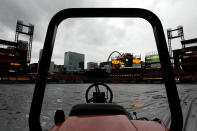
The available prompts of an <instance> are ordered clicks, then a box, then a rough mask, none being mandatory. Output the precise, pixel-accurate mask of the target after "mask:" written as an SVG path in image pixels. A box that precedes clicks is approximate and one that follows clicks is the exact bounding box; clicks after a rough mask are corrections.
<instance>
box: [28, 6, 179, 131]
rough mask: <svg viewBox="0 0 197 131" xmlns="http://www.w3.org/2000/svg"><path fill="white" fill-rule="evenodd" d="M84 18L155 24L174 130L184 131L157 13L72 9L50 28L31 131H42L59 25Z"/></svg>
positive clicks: (111, 9)
mask: <svg viewBox="0 0 197 131" xmlns="http://www.w3.org/2000/svg"><path fill="white" fill-rule="evenodd" d="M81 17H86V18H89V17H94V18H96V17H115V18H118V17H125V18H129V17H137V18H143V19H145V20H147V21H148V22H149V23H150V24H151V25H152V28H153V32H154V36H155V41H156V45H157V50H158V53H159V58H160V62H161V68H162V73H163V79H164V83H165V88H166V92H167V97H168V102H169V107H170V114H171V125H170V131H181V130H182V127H183V116H182V110H181V106H180V100H179V96H178V92H177V88H176V83H175V79H174V73H173V68H172V66H171V62H170V57H169V53H168V49H167V44H166V39H165V35H164V31H163V27H162V24H161V22H160V20H159V18H158V17H157V16H156V15H155V14H154V13H152V12H151V11H148V10H146V9H140V8H72V9H64V10H62V11H59V12H58V13H57V14H56V15H55V16H53V18H52V19H51V21H50V23H49V25H48V29H47V34H46V38H45V43H44V48H43V52H42V57H41V61H40V63H39V69H38V75H37V80H36V84H35V89H34V94H33V98H32V103H31V109H30V113H29V129H30V131H42V127H41V125H40V113H41V108H42V103H43V97H44V92H45V87H46V80H47V76H48V70H49V65H50V61H51V56H52V52H53V47H54V42H55V37H56V32H57V28H58V25H59V24H60V23H61V22H62V21H63V20H64V19H67V18H81Z"/></svg>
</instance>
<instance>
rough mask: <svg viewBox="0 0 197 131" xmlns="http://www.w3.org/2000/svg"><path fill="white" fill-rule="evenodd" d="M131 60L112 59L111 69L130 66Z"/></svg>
mask: <svg viewBox="0 0 197 131" xmlns="http://www.w3.org/2000/svg"><path fill="white" fill-rule="evenodd" d="M132 64H133V61H132V60H131V59H127V58H126V59H121V60H115V59H113V60H112V68H113V69H119V68H120V69H123V68H132Z"/></svg>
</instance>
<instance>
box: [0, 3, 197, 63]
mask: <svg viewBox="0 0 197 131" xmlns="http://www.w3.org/2000/svg"><path fill="white" fill-rule="evenodd" d="M0 3H1V4H0V39H7V40H10V41H13V40H14V35H15V28H16V27H15V26H16V21H17V20H23V21H24V23H32V24H34V25H35V33H34V41H33V49H32V62H37V59H38V56H39V50H40V49H41V48H42V47H43V43H44V39H45V35H46V31H47V26H48V23H49V21H50V19H51V18H52V16H53V15H54V14H55V13H57V12H58V11H60V10H62V9H65V8H76V7H127V8H128V7H129V8H131V7H133V8H139V7H140V8H146V9H149V10H151V11H153V12H154V13H156V14H157V15H158V16H159V18H160V19H161V21H162V23H163V26H164V30H166V29H167V28H169V27H172V28H174V27H176V26H177V25H180V24H182V25H183V27H184V31H185V36H186V38H192V37H196V35H197V31H196V30H195V29H196V28H197V25H196V23H197V15H196V13H195V12H197V8H196V7H195V5H196V4H197V2H196V1H195V0H190V2H188V1H187V0H181V1H180V0H166V1H161V0H150V1H146V0H139V1H134V0H124V1H122V0H108V1H106V0H94V1H93V0H59V1H52V0H51V1H49V0H42V1H40V0H34V1H30V0H28V1H27V0H17V1H14V0H0ZM152 33H153V32H152V29H151V27H150V25H149V24H147V23H146V22H144V21H143V20H139V19H136V20H131V19H123V20H119V19H102V18H99V19H68V20H66V21H65V22H63V23H62V24H61V25H60V27H59V30H58V34H57V39H56V45H55V48H54V55H53V60H55V62H56V63H59V64H63V54H64V52H65V51H76V52H81V53H84V54H85V55H86V62H87V61H96V62H100V61H104V60H106V59H107V57H108V55H109V54H110V52H112V51H114V50H118V51H120V52H122V53H123V52H131V53H136V54H140V53H141V52H145V53H146V52H148V51H149V52H150V51H155V50H156V47H155V41H154V37H153V34H152ZM179 44H180V43H179V42H176V44H174V45H176V46H178V45H179ZM61 59H62V60H61Z"/></svg>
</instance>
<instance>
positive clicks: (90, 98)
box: [85, 82, 113, 103]
mask: <svg viewBox="0 0 197 131" xmlns="http://www.w3.org/2000/svg"><path fill="white" fill-rule="evenodd" d="M85 97H86V102H87V103H112V99H113V93H112V90H111V89H110V88H109V86H107V85H106V84H104V83H100V82H99V83H94V84H92V85H90V86H89V87H88V89H87V90H86V94H85Z"/></svg>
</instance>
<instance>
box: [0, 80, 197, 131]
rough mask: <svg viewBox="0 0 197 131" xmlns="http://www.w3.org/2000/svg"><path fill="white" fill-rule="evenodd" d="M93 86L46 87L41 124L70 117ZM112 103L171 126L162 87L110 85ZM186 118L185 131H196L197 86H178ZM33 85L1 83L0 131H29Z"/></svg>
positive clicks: (61, 85)
mask: <svg viewBox="0 0 197 131" xmlns="http://www.w3.org/2000/svg"><path fill="white" fill-rule="evenodd" d="M89 86H90V84H49V85H47V88H46V92H45V97H44V102H43V108H42V114H41V125H42V127H43V128H44V130H47V129H49V128H50V127H51V126H52V125H53V123H54V122H53V121H54V120H53V117H54V113H55V111H56V110H57V109H63V110H64V111H65V114H66V115H68V113H69V111H70V109H71V107H72V105H74V104H77V103H85V91H86V89H87V88H88V87H89ZM109 86H110V88H111V89H112V91H113V95H114V99H113V102H114V103H117V104H120V105H122V106H124V107H125V108H126V109H127V111H129V112H130V113H131V114H132V113H133V112H134V111H135V112H137V117H138V118H139V117H147V118H148V119H150V120H152V119H153V118H159V119H161V120H162V123H163V124H164V125H166V126H167V127H169V125H170V115H169V110H168V100H167V97H166V93H165V88H164V85H162V84H109ZM177 87H178V91H179V96H180V99H181V105H182V109H183V115H184V129H183V130H184V131H196V130H197V122H196V121H197V116H196V115H197V84H179V85H177ZM33 90H34V85H33V84H0V131H27V130H29V128H28V117H29V109H30V105H31V99H32V95H33Z"/></svg>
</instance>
